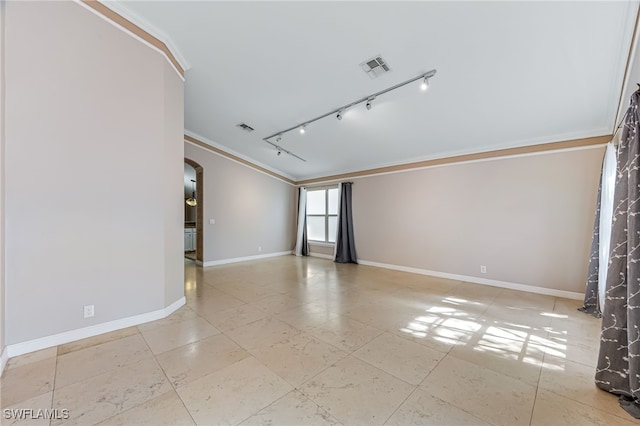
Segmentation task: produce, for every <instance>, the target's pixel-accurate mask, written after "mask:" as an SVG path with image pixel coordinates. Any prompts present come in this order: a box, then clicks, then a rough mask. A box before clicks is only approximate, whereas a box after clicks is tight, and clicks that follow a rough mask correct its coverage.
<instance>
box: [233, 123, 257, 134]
mask: <svg viewBox="0 0 640 426" xmlns="http://www.w3.org/2000/svg"><path fill="white" fill-rule="evenodd" d="M236 127H240V128H241V129H242V130H244V131H245V132H253V127H251V126H249V125H248V124H245V123H240V124H236Z"/></svg>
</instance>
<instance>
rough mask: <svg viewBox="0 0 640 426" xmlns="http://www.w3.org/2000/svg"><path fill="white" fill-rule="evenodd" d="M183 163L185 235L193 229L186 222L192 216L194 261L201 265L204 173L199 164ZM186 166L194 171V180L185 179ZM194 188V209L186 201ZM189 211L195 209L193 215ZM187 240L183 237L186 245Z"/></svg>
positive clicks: (188, 222) (202, 253) (202, 256)
mask: <svg viewBox="0 0 640 426" xmlns="http://www.w3.org/2000/svg"><path fill="white" fill-rule="evenodd" d="M184 163H185V199H184V203H185V235H186V234H187V232H189V231H188V230H189V228H193V226H192V223H191V221H188V220H187V219H191V218H193V216H195V221H193V222H195V240H196V241H195V259H196V262H197V263H198V264H200V265H202V263H203V261H204V260H203V259H204V238H203V237H204V235H203V231H204V228H203V223H204V221H203V216H204V214H203V211H204V179H203V176H204V172H203V168H202V166H201V165H200V164H198V163H196V162H195V161H193V160H190V159H188V158H185V159H184ZM187 165H188V166H190V168H192V169H193V170H195V179H193V178H192V176H189V177H187V170H188V169H189V168H188V167H187ZM192 179H193V180H195V182H191V183H192V184H193V186H189V183H190V181H191V180H192ZM193 187H195V199H196V205H195V206H194V207H191V206H189V205H188V204H187V203H186V201H187V199H188V198H190V196H191V189H190V188H193ZM190 209H195V214H193V212H192V211H190ZM186 240H187V238H186V237H185V243H186Z"/></svg>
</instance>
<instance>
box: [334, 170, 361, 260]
mask: <svg viewBox="0 0 640 426" xmlns="http://www.w3.org/2000/svg"><path fill="white" fill-rule="evenodd" d="M352 186H353V184H352V183H351V182H343V183H341V184H340V210H339V211H338V234H337V236H336V255H335V258H334V261H336V262H338V263H358V258H357V256H356V241H355V238H354V237H353V217H352V214H351V190H352Z"/></svg>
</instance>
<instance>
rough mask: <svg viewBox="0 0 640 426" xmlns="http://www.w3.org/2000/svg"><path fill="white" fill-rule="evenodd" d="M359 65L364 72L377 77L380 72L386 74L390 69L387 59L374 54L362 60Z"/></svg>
mask: <svg viewBox="0 0 640 426" xmlns="http://www.w3.org/2000/svg"><path fill="white" fill-rule="evenodd" d="M360 67H361V68H362V70H363V71H364V72H366V73H367V74H368V75H369V77H371V78H377V77H379V76H381V75H382V74H386V73H388V72H389V71H391V67H389V64H387V61H385V60H384V59H382V56H380V55H378V56H375V57H373V58H371V59H369V60H367V61H364V62H363V63H361V64H360Z"/></svg>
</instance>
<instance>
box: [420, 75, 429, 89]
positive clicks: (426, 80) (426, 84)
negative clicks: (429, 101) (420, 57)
mask: <svg viewBox="0 0 640 426" xmlns="http://www.w3.org/2000/svg"><path fill="white" fill-rule="evenodd" d="M428 88H429V77H425V78H424V80H422V84H421V85H420V89H422V90H427V89H428Z"/></svg>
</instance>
